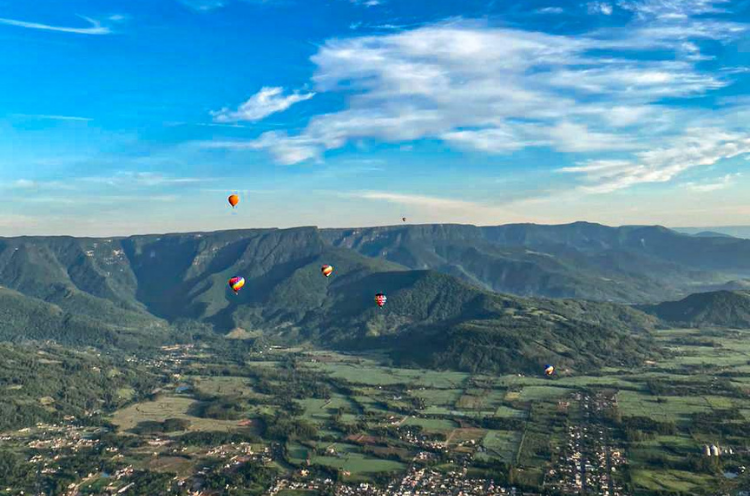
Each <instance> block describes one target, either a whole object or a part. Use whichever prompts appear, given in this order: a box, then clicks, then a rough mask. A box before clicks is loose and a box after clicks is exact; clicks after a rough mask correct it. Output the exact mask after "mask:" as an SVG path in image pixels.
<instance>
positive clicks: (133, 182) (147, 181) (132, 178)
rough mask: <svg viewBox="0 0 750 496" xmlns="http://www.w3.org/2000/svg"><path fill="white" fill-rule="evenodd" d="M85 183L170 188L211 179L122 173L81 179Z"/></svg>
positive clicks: (148, 173) (147, 173) (145, 173)
mask: <svg viewBox="0 0 750 496" xmlns="http://www.w3.org/2000/svg"><path fill="white" fill-rule="evenodd" d="M79 180H80V181H83V182H88V183H97V184H106V185H109V186H127V185H130V186H169V185H180V184H200V183H205V182H208V181H209V180H210V179H205V178H197V177H170V176H165V175H163V174H159V173H155V172H130V171H127V172H126V171H122V172H118V173H116V174H114V175H111V176H90V177H82V178H80V179H79Z"/></svg>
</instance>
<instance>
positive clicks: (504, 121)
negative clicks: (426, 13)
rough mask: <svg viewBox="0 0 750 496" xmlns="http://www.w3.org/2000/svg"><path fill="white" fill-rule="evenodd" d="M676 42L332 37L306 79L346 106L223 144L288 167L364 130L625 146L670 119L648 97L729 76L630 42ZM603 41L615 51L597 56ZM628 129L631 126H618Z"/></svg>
mask: <svg viewBox="0 0 750 496" xmlns="http://www.w3.org/2000/svg"><path fill="white" fill-rule="evenodd" d="M640 29H645V28H643V27H641V28H640ZM704 34H706V35H708V33H704ZM634 37H635V35H634ZM670 43H671V44H670ZM683 43H684V41H683V40H680V42H679V43H677V42H676V41H674V40H672V41H669V43H668V42H667V41H665V39H664V37H663V36H661V37H659V38H654V37H652V38H649V37H645V38H642V39H640V38H639V39H631V38H623V37H622V33H620V32H619V31H618V32H617V33H616V34H615V35H612V36H609V37H606V36H603V35H602V34H601V33H598V34H597V37H596V38H595V37H593V36H578V37H567V36H561V35H549V34H545V33H537V32H527V31H520V30H514V29H506V28H487V27H482V26H478V25H476V24H466V23H458V24H456V23H453V24H440V25H435V26H427V27H421V28H417V29H413V30H411V31H405V32H399V33H395V34H387V35H380V36H363V37H356V38H349V39H343V40H331V41H329V42H327V43H325V44H324V45H323V47H322V48H321V49H320V50H319V51H318V53H317V54H316V55H314V56H313V58H312V60H313V62H314V63H315V64H316V65H317V66H318V69H317V71H316V73H315V75H314V78H313V81H314V83H315V85H316V91H317V92H337V91H346V92H348V93H349V94H350V95H351V96H350V97H349V100H348V105H349V107H348V108H347V109H345V110H342V111H339V112H334V113H330V114H323V115H318V116H316V117H313V118H312V119H311V120H310V122H309V124H308V126H307V128H306V129H304V130H303V131H302V133H300V134H299V135H296V136H293V135H288V134H287V133H283V132H269V133H266V134H264V135H262V136H261V137H260V138H259V139H257V140H255V141H253V142H251V143H246V144H238V143H229V144H228V146H229V147H232V148H236V149H239V148H245V149H253V150H261V149H266V150H269V151H270V152H271V154H272V155H273V156H274V157H276V159H277V160H279V161H280V162H282V163H285V164H290V163H295V161H303V160H309V159H313V158H316V159H317V158H320V157H322V156H323V154H324V153H325V151H326V150H331V149H335V148H340V147H342V146H344V145H345V144H346V143H347V142H349V141H354V140H361V139H368V138H372V139H377V140H381V141H386V142H394V143H397V142H408V141H412V140H418V139H421V138H439V139H443V140H445V141H448V142H451V143H454V144H456V145H458V146H460V147H463V148H473V149H477V150H482V151H485V152H490V153H506V152H508V151H513V150H516V149H520V148H523V147H526V146H551V147H553V148H555V149H557V150H559V151H563V152H586V151H604V150H631V149H635V148H637V147H638V146H637V145H636V143H641V144H642V145H643V146H645V143H646V142H647V141H648V140H650V139H652V137H653V134H654V128H656V126H659V128H664V127H665V126H667V125H669V124H670V123H668V122H665V121H666V120H668V119H670V118H671V117H673V112H672V111H671V109H668V108H667V109H665V108H663V106H659V107H656V106H655V104H656V103H658V102H659V101H660V100H661V99H663V98H666V97H672V98H677V97H686V96H692V95H700V94H704V93H705V92H707V91H710V90H713V89H717V88H721V87H723V86H725V85H727V84H729V80H726V79H719V77H718V76H715V75H711V74H705V73H702V72H700V71H698V70H697V69H696V68H695V67H694V65H693V61H690V60H674V59H672V60H668V59H664V58H660V57H652V58H651V60H646V59H644V58H643V57H642V56H641V54H640V53H639V52H637V51H632V50H630V49H631V48H633V47H634V46H637V47H639V48H640V49H643V50H649V49H651V50H653V51H655V52H658V51H660V50H664V48H665V46H667V47H672V48H673V49H674V50H675V52H676V51H677V49H678V46H679V45H682V44H683ZM602 48H605V49H606V48H609V49H612V50H618V49H619V50H620V52H622V53H621V54H618V56H617V57H596V56H594V55H593V54H592V52H594V51H596V50H599V49H602ZM626 49H627V50H626ZM680 53H682V52H680ZM677 55H679V54H677ZM278 94H279V92H278V91H277V92H276V95H278ZM605 101H606V102H608V104H604V103H603V102H605ZM249 107H250V108H251V109H252V108H254V107H255V106H254V105H249ZM261 107H262V106H261ZM241 112H242V109H240V111H238V112H237V113H241ZM221 115H229V111H226V110H225V111H224V113H222V114H221ZM225 118H226V119H227V120H228V119H229V117H225ZM629 126H637V128H638V129H637V132H636V133H635V134H633V133H629V134H628V135H624V136H623V135H622V134H621V132H620V131H618V129H619V128H623V127H629ZM649 126H651V127H649ZM215 146H221V144H217V145H215Z"/></svg>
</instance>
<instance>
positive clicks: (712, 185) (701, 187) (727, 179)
mask: <svg viewBox="0 0 750 496" xmlns="http://www.w3.org/2000/svg"><path fill="white" fill-rule="evenodd" d="M740 175H741V174H739V173H737V174H727V175H725V176H724V177H722V178H721V179H719V180H718V181H714V182H709V183H694V182H689V183H685V184H684V185H683V186H684V187H686V188H687V189H689V190H691V191H697V192H699V193H706V192H711V191H718V190H721V189H726V188H728V187H729V186H731V185H732V184H733V183H734V179H736V178H738V177H740Z"/></svg>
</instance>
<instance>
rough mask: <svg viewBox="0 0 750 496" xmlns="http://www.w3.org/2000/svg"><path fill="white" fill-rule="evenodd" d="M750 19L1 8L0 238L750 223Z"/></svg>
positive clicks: (411, 6) (543, 9)
mask: <svg viewBox="0 0 750 496" xmlns="http://www.w3.org/2000/svg"><path fill="white" fill-rule="evenodd" d="M748 28H750V0H736V1H729V0H725V1H721V0H607V1H588V2H586V1H584V2H576V1H572V0H565V1H555V0H484V1H478V0H461V1H455V0H67V1H66V2H59V1H57V0H35V1H34V2H27V1H24V0H0V47H2V50H1V51H0V236H16V235H42V234H69V235H77V236H116V235H129V234H142V233H156V232H175V231H213V230H221V229H236V228H253V227H292V226H301V225H304V226H310V225H317V226H320V227H354V226H372V225H393V224H400V223H402V221H401V219H402V217H406V218H407V222H408V223H415V224H424V223H436V222H446V223H470V224H477V225H497V224H505V223H512V222H535V223H548V224H560V223H567V222H574V221H579V220H583V221H590V222H600V223H604V224H609V225H623V224H661V225H666V226H674V227H680V226H696V225H697V226H721V225H748V224H750V172H748V171H746V169H747V167H748V166H750V91H749V90H750V36H748V34H749V33H748ZM232 193H237V194H239V196H240V198H241V201H240V204H239V205H238V206H237V208H236V209H232V208H231V206H230V205H229V204H228V202H227V196H228V195H229V194H232Z"/></svg>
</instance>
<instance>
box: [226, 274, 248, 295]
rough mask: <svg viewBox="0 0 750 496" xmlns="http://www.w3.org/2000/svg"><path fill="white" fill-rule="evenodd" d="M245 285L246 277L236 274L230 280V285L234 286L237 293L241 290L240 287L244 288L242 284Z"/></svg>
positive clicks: (233, 289) (233, 288)
mask: <svg viewBox="0 0 750 496" xmlns="http://www.w3.org/2000/svg"><path fill="white" fill-rule="evenodd" d="M244 285H245V278H244V277H239V276H234V277H233V278H231V279H230V280H229V287H230V288H232V291H234V294H237V293H239V292H240V289H242V286H244Z"/></svg>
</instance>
